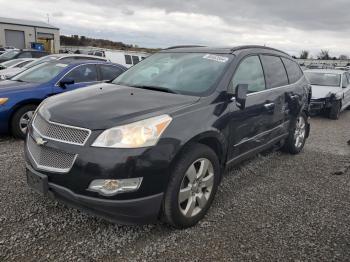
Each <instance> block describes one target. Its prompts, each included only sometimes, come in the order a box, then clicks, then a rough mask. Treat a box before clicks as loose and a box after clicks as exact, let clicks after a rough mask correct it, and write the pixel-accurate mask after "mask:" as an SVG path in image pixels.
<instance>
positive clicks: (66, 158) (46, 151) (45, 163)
mask: <svg viewBox="0 0 350 262" xmlns="http://www.w3.org/2000/svg"><path fill="white" fill-rule="evenodd" d="M27 147H28V151H29V153H30V155H31V157H32V159H33V160H34V162H35V164H36V165H37V167H38V168H40V169H43V170H48V171H54V172H60V173H66V172H69V170H70V169H71V168H72V166H73V164H74V161H75V158H76V155H75V154H70V153H67V152H63V151H60V150H57V149H54V148H50V147H46V146H39V145H37V144H36V143H35V141H34V140H33V138H32V137H30V136H29V137H28V140H27Z"/></svg>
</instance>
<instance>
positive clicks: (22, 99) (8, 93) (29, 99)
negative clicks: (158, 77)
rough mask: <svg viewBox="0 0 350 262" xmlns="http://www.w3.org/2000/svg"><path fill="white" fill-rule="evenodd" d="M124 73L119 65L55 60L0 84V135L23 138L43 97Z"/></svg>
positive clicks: (103, 80) (106, 79) (107, 79)
mask: <svg viewBox="0 0 350 262" xmlns="http://www.w3.org/2000/svg"><path fill="white" fill-rule="evenodd" d="M125 70H126V68H125V67H124V66H122V65H118V64H112V63H105V62H98V61H85V62H71V63H64V62H62V61H55V62H47V63H41V64H39V65H37V66H34V67H32V68H30V69H28V70H26V71H23V72H22V73H19V74H18V75H16V76H14V77H12V78H11V79H10V80H4V81H0V133H8V131H11V132H12V134H13V135H14V136H15V137H20V138H24V137H25V133H26V131H27V127H28V123H29V121H30V120H31V118H32V115H33V113H34V111H35V109H36V107H37V106H38V105H39V104H40V103H41V101H43V100H44V99H45V98H47V97H49V96H53V95H55V94H60V93H63V92H67V91H71V90H75V89H78V88H82V87H85V86H88V85H92V84H96V83H99V82H105V81H110V80H113V79H114V78H116V77H117V76H119V75H120V74H121V73H123V72H124V71H125Z"/></svg>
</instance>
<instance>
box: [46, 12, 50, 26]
mask: <svg viewBox="0 0 350 262" xmlns="http://www.w3.org/2000/svg"><path fill="white" fill-rule="evenodd" d="M46 16H47V23H48V24H50V15H49V14H46Z"/></svg>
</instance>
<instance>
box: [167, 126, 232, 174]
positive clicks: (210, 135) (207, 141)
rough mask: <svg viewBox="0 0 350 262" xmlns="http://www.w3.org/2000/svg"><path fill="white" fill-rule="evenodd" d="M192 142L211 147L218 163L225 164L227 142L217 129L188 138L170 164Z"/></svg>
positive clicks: (173, 162) (174, 161)
mask: <svg viewBox="0 0 350 262" xmlns="http://www.w3.org/2000/svg"><path fill="white" fill-rule="evenodd" d="M193 144H203V145H206V146H208V147H209V148H211V149H212V150H213V151H214V152H215V153H216V155H217V157H218V160H219V163H220V165H221V166H222V167H224V166H225V164H226V158H227V142H226V139H225V136H224V135H223V134H222V133H219V132H218V131H207V132H204V133H201V134H197V135H196V136H194V137H192V138H191V139H189V140H188V141H187V142H185V143H184V145H182V146H181V148H180V149H179V150H178V152H177V153H176V154H175V157H174V158H173V160H172V165H173V164H175V163H176V161H177V159H178V158H179V157H180V156H181V155H182V153H183V152H184V151H185V150H186V149H187V148H188V147H190V146H191V145H193Z"/></svg>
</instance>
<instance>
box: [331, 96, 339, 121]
mask: <svg viewBox="0 0 350 262" xmlns="http://www.w3.org/2000/svg"><path fill="white" fill-rule="evenodd" d="M340 110H341V101H340V100H337V101H334V102H333V104H332V107H331V109H330V111H329V115H328V117H329V118H330V119H333V120H338V119H339V116H340Z"/></svg>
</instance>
